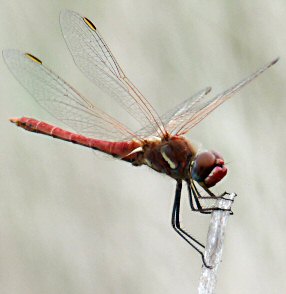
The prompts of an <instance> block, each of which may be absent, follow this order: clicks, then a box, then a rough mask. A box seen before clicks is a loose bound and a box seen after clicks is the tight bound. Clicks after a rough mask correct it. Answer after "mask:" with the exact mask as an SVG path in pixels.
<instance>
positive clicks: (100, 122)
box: [3, 50, 135, 141]
mask: <svg viewBox="0 0 286 294" xmlns="http://www.w3.org/2000/svg"><path fill="white" fill-rule="evenodd" d="M3 58H4V60H5V62H6V64H7V66H8V68H9V69H10V71H11V72H12V74H13V75H14V76H15V78H16V79H17V80H18V81H19V82H20V83H21V84H22V85H23V86H24V87H25V88H26V89H27V90H28V92H30V94H31V95H32V96H33V97H34V98H35V100H36V101H37V102H38V103H39V104H40V105H41V106H42V107H43V108H45V109H46V110H47V111H48V112H49V113H51V114H52V115H53V116H54V117H56V118H57V119H59V120H61V121H62V122H64V123H65V124H66V125H68V126H70V127H71V128H72V129H74V130H75V131H77V132H78V133H80V134H82V135H86V136H89V137H97V138H101V139H109V140H115V141H117V140H122V139H123V138H125V137H130V136H131V137H132V136H133V133H132V132H131V131H130V130H128V129H127V128H126V127H125V126H124V125H123V124H121V123H120V122H118V121H117V120H115V119H114V118H112V117H111V116H109V115H107V114H106V113H104V112H103V111H101V110H100V109H98V108H96V107H95V106H94V105H93V104H91V103H90V102H89V101H88V100H87V99H86V98H84V97H83V96H81V95H80V94H79V93H78V92H77V91H76V90H75V89H74V88H72V87H71V86H70V85H69V84H68V83H66V82H65V81H64V80H63V79H61V78H60V77H59V76H57V75H56V74H55V73H53V72H52V71H51V70H50V69H48V68H47V67H46V66H45V65H43V64H42V63H41V61H40V60H38V59H37V58H35V57H34V56H33V55H30V54H27V53H24V52H21V51H18V50H4V51H3ZM134 136H135V135H134Z"/></svg>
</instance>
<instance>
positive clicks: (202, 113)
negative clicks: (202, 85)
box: [177, 58, 279, 135]
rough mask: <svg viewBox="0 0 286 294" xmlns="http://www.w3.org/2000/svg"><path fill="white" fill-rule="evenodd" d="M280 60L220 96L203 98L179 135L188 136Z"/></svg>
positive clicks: (183, 124) (194, 106)
mask: <svg viewBox="0 0 286 294" xmlns="http://www.w3.org/2000/svg"><path fill="white" fill-rule="evenodd" d="M278 60H279V58H276V59H275V60H273V61H271V62H269V63H268V64H266V65H265V66H263V67H261V68H260V69H258V70H257V71H256V72H254V73H253V74H251V75H250V76H248V77H246V78H244V79H243V80H241V81H240V82H238V83H237V84H235V85H234V86H232V87H230V88H229V89H227V90H226V91H224V92H222V93H220V94H218V95H217V96H215V97H213V98H211V99H207V97H203V99H200V100H199V101H197V103H195V104H194V105H193V107H192V108H191V111H192V112H193V113H194V114H193V115H192V116H191V117H190V119H189V120H188V121H185V122H184V123H182V124H181V126H180V127H179V130H178V131H177V135H183V134H186V133H187V132H188V131H189V130H190V129H191V128H193V127H194V126H195V125H196V124H198V123H199V122H200V121H201V120H202V119H204V118H205V117H206V116H207V115H208V114H209V113H211V112H212V111H213V110H215V109H216V108H217V107H218V106H219V105H221V104H222V103H223V102H225V101H226V100H227V99H229V98H230V97H232V96H233V95H234V94H236V93H237V92H238V91H240V90H241V89H242V88H243V87H244V86H246V85H247V84H249V83H250V82H251V81H253V80H254V79H255V78H257V77H258V76H259V75H261V74H262V73H263V72H264V71H265V70H267V69H268V68H269V67H271V66H272V65H274V64H275V63H276V62H277V61H278Z"/></svg>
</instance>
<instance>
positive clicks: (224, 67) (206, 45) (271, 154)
mask: <svg viewBox="0 0 286 294" xmlns="http://www.w3.org/2000/svg"><path fill="white" fill-rule="evenodd" d="M0 1H1V10H0V44H1V48H17V49H21V50H25V51H28V52H31V53H33V54H35V55H36V56H37V57H39V58H40V59H42V60H43V61H44V62H45V63H46V64H47V65H48V66H49V67H51V68H52V69H53V70H54V71H55V72H56V73H58V74H59V75H60V76H61V77H63V78H64V79H65V80H67V81H68V82H70V83H71V84H72V85H73V86H74V87H75V88H77V89H78V90H79V91H80V92H81V93H83V94H84V95H86V96H88V97H91V98H92V99H94V100H93V101H96V104H97V105H98V106H100V107H101V108H103V109H104V110H105V111H107V112H108V113H109V114H111V115H113V116H116V117H117V118H119V119H120V118H122V119H123V120H124V121H125V122H126V123H127V124H129V125H131V126H132V125H133V124H134V121H133V120H132V118H129V117H127V114H126V113H125V112H124V111H122V110H121V109H120V108H119V106H118V105H116V104H115V103H114V102H113V101H112V99H109V97H107V96H106V95H105V94H104V93H102V92H101V91H100V90H99V89H97V88H96V87H95V86H94V85H92V84H91V83H90V82H89V81H88V80H87V79H86V78H85V77H84V76H83V75H82V74H81V72H80V71H79V70H78V69H77V68H76V66H75V65H74V63H73V61H72V58H71V56H70V54H69V52H68V50H67V47H66V45H65V43H64V40H63V38H62V36H61V31H60V26H59V21H58V18H59V12H60V10H61V9H64V8H68V9H72V10H75V11H77V12H79V13H81V14H82V15H84V16H87V17H88V18H90V19H91V20H92V21H93V22H94V23H95V25H96V26H97V27H98V28H99V30H100V32H101V34H102V35H103V36H104V39H105V41H106V42H107V43H108V44H109V46H110V48H111V49H112V51H113V53H114V55H115V56H116V57H117V59H118V61H119V62H120V64H121V65H122V67H123V68H124V69H125V71H126V72H127V74H128V77H129V78H130V79H131V80H132V81H133V82H134V83H135V84H136V85H137V86H138V88H139V89H140V90H141V91H142V92H143V93H144V94H145V96H146V97H148V99H149V100H150V102H151V103H152V104H153V105H154V107H155V108H156V109H157V110H158V112H159V113H164V112H165V111H167V110H168V109H169V108H171V107H172V106H174V105H176V104H178V103H179V102H180V101H182V100H184V99H186V98H187V97H189V96H191V94H193V93H195V92H196V91H198V90H200V89H202V88H204V87H206V86H212V87H213V90H212V91H213V95H214V94H215V93H217V92H221V91H223V90H225V89H226V88H227V87H229V86H231V85H232V84H234V83H236V82H237V81H239V80H240V79H241V78H243V77H245V76H247V75H248V74H250V73H252V72H253V71H255V70H256V69H257V68H259V67H260V66H262V65H264V64H265V63H267V62H269V61H270V60H272V59H274V58H275V57H277V56H280V58H281V59H280V61H279V63H278V64H277V65H275V66H274V67H273V68H271V69H270V70H268V71H267V72H266V73H264V74H263V76H261V77H259V78H258V79H257V80H255V81H254V82H252V83H251V84H250V85H249V86H247V87H246V88H245V89H243V90H242V91H241V92H240V93H239V94H238V95H236V96H235V97H233V98H232V100H230V101H228V102H227V103H225V104H224V105H222V106H220V107H219V108H218V109H217V110H216V111H215V112H214V113H212V114H211V115H210V116H209V117H207V118H206V119H205V120H204V121H203V122H201V123H200V124H199V125H198V126H197V127H196V128H194V129H193V130H192V131H191V132H190V134H189V136H188V137H189V138H190V139H192V140H193V141H195V142H200V143H202V145H203V146H204V147H205V148H208V149H214V150H217V151H219V152H221V153H222V154H223V155H224V158H225V160H226V162H228V168H229V170H230V172H229V175H228V176H227V178H226V179H225V180H224V181H223V183H221V184H220V185H219V186H218V187H217V188H216V189H215V191H216V192H222V191H224V190H227V191H231V192H232V191H234V192H236V193H237V194H238V195H239V197H237V198H236V200H235V203H234V205H233V211H234V216H233V217H231V219H230V221H229V224H228V227H227V232H226V240H225V249H224V255H223V263H222V265H221V268H220V273H219V280H218V285H217V293H240V294H242V293H282V292H283V291H285V290H286V279H285V270H284V267H285V261H286V251H285V248H286V237H285V227H286V214H285V206H286V205H285V204H286V203H285V202H286V201H285V195H283V193H282V191H284V189H285V187H284V182H285V181H284V177H285V164H286V160H285V155H284V152H285V147H286V142H285V141H286V139H285V117H286V113H285V110H286V102H285V101H286V100H285V90H286V83H285V78H286V76H285V75H286V66H285V61H286V33H285V29H286V4H285V1H284V0H273V1H267V0H260V1H258V0H255V1H247V0H243V1H239V2H238V1H236V2H230V1H228V0H222V1H189V0H188V1H187V0H182V1H162V0H157V1H153V0H152V1H151V0H145V1H137V0H136V1H131V0H122V1H114V0H104V1H103V0H97V1H94V0H93V1H89V0H88V1H61V0H60V1H36V0H29V1H24V2H23V1H16V0H11V1H3V0H0ZM0 69H1V72H0V94H1V99H0V103H1V104H0V105H1V107H0V117H1V119H0V128H1V152H0V164H1V169H0V193H1V205H0V234H1V241H0V292H1V294H8V293H9V294H12V293H13V294H14V293H15V294H16V293H17V294H18V293H21V294H26V293H29V294H33V293H42V294H46V293H69V294H72V293H81V294H89V293H125V294H126V293H128V294H129V293H149V294H151V293H156V294H159V293H164V294H167V293H196V291H197V286H198V280H199V276H200V271H201V259H200V257H199V255H198V254H197V253H196V252H195V251H194V250H192V249H191V248H190V247H189V246H188V245H187V244H185V242H184V241H183V240H182V239H181V238H180V237H179V236H177V235H176V233H175V232H174V231H173V229H172V228H171V224H170V217H171V208H172V203H173V197H174V192H175V182H174V181H173V180H171V179H170V178H168V177H166V176H163V175H160V174H157V173H155V172H153V171H151V170H149V169H148V168H145V167H140V168H135V167H133V166H131V165H129V164H127V163H124V162H120V161H119V160H108V159H106V158H102V156H94V154H93V153H94V152H91V151H89V150H88V149H86V148H83V147H79V146H75V145H73V144H69V143H66V142H63V141H59V140H55V139H52V138H48V137H44V136H39V135H36V134H31V133H28V132H24V131H23V130H22V129H19V128H16V127H15V126H14V125H12V124H10V123H9V121H8V118H9V117H14V116H16V117H17V116H18V117H21V116H24V115H25V116H31V117H35V118H38V119H41V120H44V121H47V122H50V123H56V124H58V125H59V126H62V124H61V123H60V122H57V121H56V120H55V119H54V118H53V117H51V116H50V115H49V114H48V113H46V112H45V111H44V110H42V109H41V108H40V107H39V106H38V105H37V104H36V103H35V101H34V100H33V98H32V97H31V96H30V95H29V94H28V93H27V92H26V91H25V90H24V89H23V88H22V87H21V86H20V85H19V84H18V82H17V81H16V80H15V79H14V78H13V76H12V75H11V74H10V72H9V71H8V69H7V68H6V66H5V64H4V62H3V60H2V59H1V60H0ZM183 198H184V200H183V207H184V208H183V211H182V220H183V221H182V223H183V226H184V228H186V229H187V230H188V231H190V232H192V233H193V234H194V236H196V237H197V238H198V239H199V240H201V241H204V240H205V238H206V233H207V228H208V222H209V216H204V215H199V214H195V213H192V212H191V211H190V209H189V206H188V203H187V193H186V187H184V192H183Z"/></svg>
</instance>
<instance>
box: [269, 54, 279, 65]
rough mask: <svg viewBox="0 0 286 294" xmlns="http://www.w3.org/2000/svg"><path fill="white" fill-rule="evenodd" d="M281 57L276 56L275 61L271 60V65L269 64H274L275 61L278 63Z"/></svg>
mask: <svg viewBox="0 0 286 294" xmlns="http://www.w3.org/2000/svg"><path fill="white" fill-rule="evenodd" d="M279 59H280V57H279V56H278V57H276V58H275V59H274V60H273V61H271V63H270V65H269V66H272V65H274V64H275V63H277V62H278V61H279Z"/></svg>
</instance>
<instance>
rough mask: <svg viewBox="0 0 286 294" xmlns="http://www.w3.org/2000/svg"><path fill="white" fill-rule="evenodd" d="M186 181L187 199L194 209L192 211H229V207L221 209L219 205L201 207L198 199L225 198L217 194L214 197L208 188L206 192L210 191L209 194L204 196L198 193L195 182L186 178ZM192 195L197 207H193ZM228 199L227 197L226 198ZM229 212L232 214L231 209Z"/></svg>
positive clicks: (207, 212)
mask: <svg viewBox="0 0 286 294" xmlns="http://www.w3.org/2000/svg"><path fill="white" fill-rule="evenodd" d="M186 182H187V185H188V191H189V201H190V206H191V209H192V210H194V211H199V212H200V213H203V214H210V213H212V212H213V211H215V210H226V211H231V210H230V209H223V208H219V207H207V208H203V207H202V205H201V203H200V201H199V199H204V200H206V199H212V200H213V199H225V198H223V197H222V196H218V197H216V196H215V195H214V194H213V193H212V192H211V191H210V190H209V189H208V191H206V192H210V193H211V196H209V197H208V196H206V197H203V196H201V195H200V193H199V191H198V189H197V187H196V185H195V183H194V181H193V180H186ZM193 197H194V200H195V202H196V205H197V208H194V206H193V201H192V199H193ZM226 200H228V199H226ZM231 214H233V212H232V211H231Z"/></svg>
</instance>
